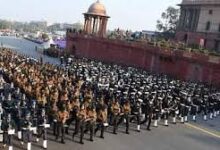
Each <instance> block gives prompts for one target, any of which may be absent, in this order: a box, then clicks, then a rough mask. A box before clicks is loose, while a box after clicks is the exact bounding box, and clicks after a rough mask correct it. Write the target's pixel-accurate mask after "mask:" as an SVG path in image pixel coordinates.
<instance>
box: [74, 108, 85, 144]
mask: <svg viewBox="0 0 220 150" xmlns="http://www.w3.org/2000/svg"><path fill="white" fill-rule="evenodd" d="M85 120H86V109H85V106H84V105H81V108H80V110H79V112H78V113H77V119H76V128H75V132H74V133H73V140H74V137H75V136H76V135H77V134H78V133H79V130H80V143H81V144H84V142H83V136H84V126H85Z"/></svg>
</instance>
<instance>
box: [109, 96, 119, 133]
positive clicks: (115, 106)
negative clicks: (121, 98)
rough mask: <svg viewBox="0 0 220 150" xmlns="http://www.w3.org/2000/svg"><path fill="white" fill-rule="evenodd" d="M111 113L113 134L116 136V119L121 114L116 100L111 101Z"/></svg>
mask: <svg viewBox="0 0 220 150" xmlns="http://www.w3.org/2000/svg"><path fill="white" fill-rule="evenodd" d="M111 112H112V124H113V134H117V128H118V118H119V115H120V113H121V108H120V105H119V103H118V101H117V100H116V99H113V101H112V105H111Z"/></svg>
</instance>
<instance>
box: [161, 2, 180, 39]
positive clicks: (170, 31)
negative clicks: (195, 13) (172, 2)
mask: <svg viewBox="0 0 220 150" xmlns="http://www.w3.org/2000/svg"><path fill="white" fill-rule="evenodd" d="M179 13H180V10H179V9H176V8H174V7H171V6H170V7H168V8H167V9H166V11H165V12H163V13H162V15H161V20H157V29H158V30H159V31H161V32H162V36H163V37H165V38H173V37H174V36H175V33H176V28H177V24H178V20H179Z"/></svg>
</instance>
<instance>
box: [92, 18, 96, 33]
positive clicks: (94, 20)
mask: <svg viewBox="0 0 220 150" xmlns="http://www.w3.org/2000/svg"><path fill="white" fill-rule="evenodd" d="M95 25H96V17H93V25H92V33H95Z"/></svg>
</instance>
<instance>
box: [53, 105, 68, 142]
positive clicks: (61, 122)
mask: <svg viewBox="0 0 220 150" xmlns="http://www.w3.org/2000/svg"><path fill="white" fill-rule="evenodd" d="M68 118H69V114H68V112H67V111H66V109H65V106H62V108H61V109H60V110H59V111H58V113H57V135H56V140H58V138H59V136H60V130H61V134H62V135H61V143H63V144H65V142H64V136H65V132H64V131H65V123H66V120H67V119H68Z"/></svg>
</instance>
